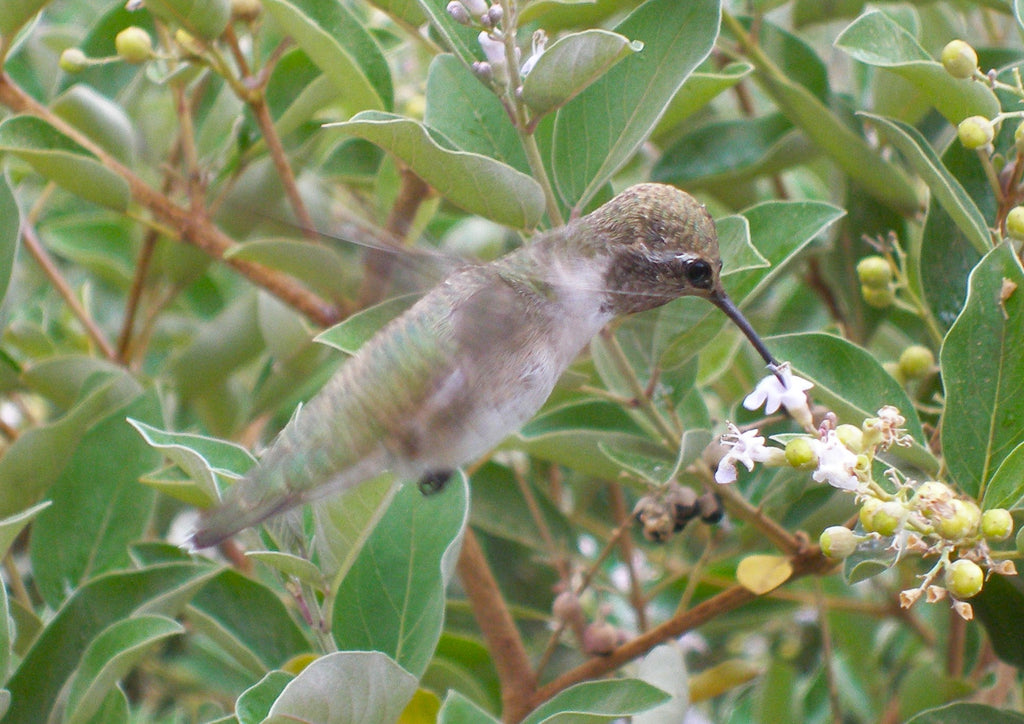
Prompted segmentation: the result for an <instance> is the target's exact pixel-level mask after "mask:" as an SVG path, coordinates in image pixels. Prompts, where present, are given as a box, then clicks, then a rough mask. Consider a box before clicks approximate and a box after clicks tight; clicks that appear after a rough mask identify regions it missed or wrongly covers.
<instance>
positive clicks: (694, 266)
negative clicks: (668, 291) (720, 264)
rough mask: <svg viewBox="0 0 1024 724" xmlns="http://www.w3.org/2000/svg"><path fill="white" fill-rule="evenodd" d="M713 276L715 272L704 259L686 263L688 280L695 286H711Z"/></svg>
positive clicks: (705, 287) (702, 287)
mask: <svg viewBox="0 0 1024 724" xmlns="http://www.w3.org/2000/svg"><path fill="white" fill-rule="evenodd" d="M713 277H714V273H713V272H712V270H711V265H710V264H708V263H707V262H706V261H704V260H703V259H698V260H697V261H694V262H690V263H689V264H687V265H686V280H687V281H688V282H690V284H692V285H693V286H695V287H700V288H701V289H707V288H709V287H710V286H711V280H712V278H713Z"/></svg>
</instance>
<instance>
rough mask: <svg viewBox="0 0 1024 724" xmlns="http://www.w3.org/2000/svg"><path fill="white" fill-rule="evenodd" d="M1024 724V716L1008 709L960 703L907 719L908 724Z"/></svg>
mask: <svg viewBox="0 0 1024 724" xmlns="http://www.w3.org/2000/svg"><path fill="white" fill-rule="evenodd" d="M975 722H985V724H1024V714H1021V713H1020V712H1016V711H1010V710H1008V709H996V708H995V707H993V706H989V705H988V704H972V703H970V702H964V701H958V702H955V703H953V704H947V705H946V706H941V707H939V708H938V709H930V710H928V711H923V712H921V713H920V714H918V715H916V716H914V717H911V718H910V719H907V722H906V724H974V723H975Z"/></svg>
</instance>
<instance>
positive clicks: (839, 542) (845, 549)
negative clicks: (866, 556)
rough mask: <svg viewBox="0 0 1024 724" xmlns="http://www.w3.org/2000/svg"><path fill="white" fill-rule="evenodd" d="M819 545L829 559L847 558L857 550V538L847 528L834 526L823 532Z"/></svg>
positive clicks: (819, 538)
mask: <svg viewBox="0 0 1024 724" xmlns="http://www.w3.org/2000/svg"><path fill="white" fill-rule="evenodd" d="M818 544H819V545H820V546H821V552H822V553H824V554H825V555H826V556H828V557H829V558H846V557H847V556H849V555H850V554H851V553H853V552H854V551H855V550H857V536H856V535H855V534H854V532H853V531H852V530H850V529H849V528H847V527H845V526H842V525H833V526H829V527H828V528H826V529H825V530H823V531H822V532H821V535H820V536H819V537H818Z"/></svg>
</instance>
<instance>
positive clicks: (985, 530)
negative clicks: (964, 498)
mask: <svg viewBox="0 0 1024 724" xmlns="http://www.w3.org/2000/svg"><path fill="white" fill-rule="evenodd" d="M1011 533H1013V516H1011V515H1010V511H1008V510H1006V509H1005V508H992V509H991V510H986V511H985V512H984V513H982V514H981V534H982V535H983V536H985V537H986V538H988V539H989V540H1006V539H1007V538H1009V537H1010V534H1011Z"/></svg>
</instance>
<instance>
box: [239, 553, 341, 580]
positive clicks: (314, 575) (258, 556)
mask: <svg viewBox="0 0 1024 724" xmlns="http://www.w3.org/2000/svg"><path fill="white" fill-rule="evenodd" d="M245 555H246V556H247V557H248V558H252V559H253V560H255V561H259V562H260V563H263V564H265V565H268V566H270V567H271V568H273V569H274V570H277V571H280V572H281V573H283V574H284V575H286V576H291V577H292V578H295V579H297V580H299V581H302V582H303V583H308V584H310V585H311V586H317V587H323V583H324V576H323V574H322V573H321V572H320V569H319V568H317V567H316V565H315V564H314V563H312V562H311V561H309V560H307V559H305V558H300V557H299V556H296V555H292V554H291V553H281V552H280V551H247V552H246V554H245Z"/></svg>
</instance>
